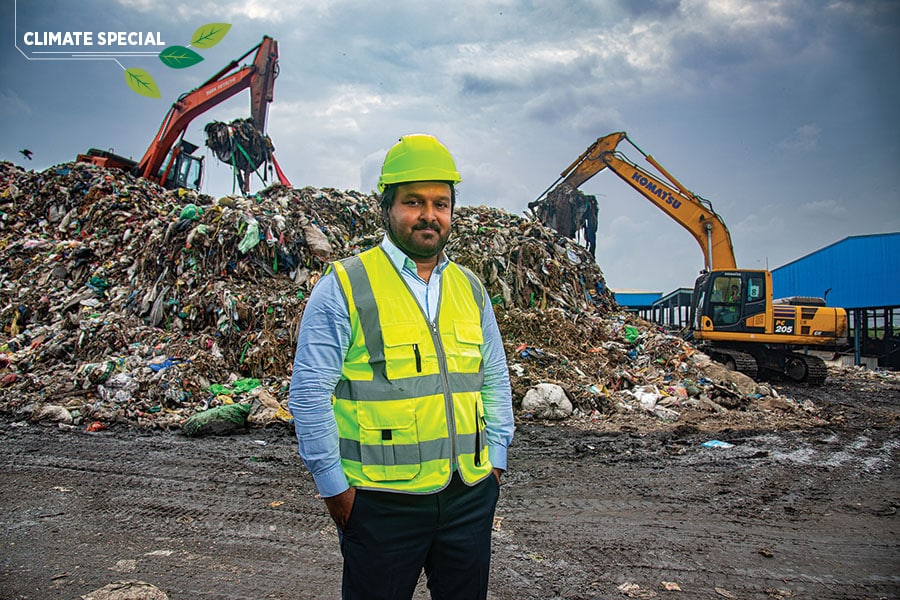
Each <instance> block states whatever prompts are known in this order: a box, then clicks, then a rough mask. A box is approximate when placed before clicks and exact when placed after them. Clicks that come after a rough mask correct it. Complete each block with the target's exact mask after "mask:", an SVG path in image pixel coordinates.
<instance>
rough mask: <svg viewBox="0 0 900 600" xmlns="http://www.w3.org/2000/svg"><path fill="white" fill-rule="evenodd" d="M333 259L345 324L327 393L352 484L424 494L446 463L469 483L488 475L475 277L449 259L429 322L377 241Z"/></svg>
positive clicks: (479, 296)
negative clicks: (342, 349) (339, 363)
mask: <svg viewBox="0 0 900 600" xmlns="http://www.w3.org/2000/svg"><path fill="white" fill-rule="evenodd" d="M333 267H334V272H335V275H336V276H337V278H338V281H339V282H340V285H341V288H342V290H343V293H344V298H345V300H346V302H347V309H348V312H349V314H350V325H351V342H350V348H349V351H348V352H347V356H346V357H345V359H344V366H343V370H342V372H341V379H340V381H339V382H338V384H337V386H336V387H335V390H334V396H333V408H334V414H335V418H336V420H337V426H338V433H339V436H340V452H341V466H342V467H343V471H344V473H345V474H346V476H347V480H348V482H349V483H350V485H351V486H354V487H358V488H363V489H373V490H385V491H396V492H404V493H410V494H425V493H430V492H434V491H437V490H440V489H442V488H443V487H445V486H446V485H447V483H448V482H449V480H450V476H451V474H452V470H453V465H454V464H455V465H456V468H457V470H458V471H459V473H460V475H461V477H462V479H463V481H465V482H466V483H467V484H470V485H471V484H474V483H476V482H478V481H480V480H482V479H483V478H484V477H486V476H487V475H489V474H490V472H491V468H492V467H491V463H490V460H489V459H488V451H487V444H486V438H487V436H486V434H485V431H484V425H485V421H484V406H483V404H482V401H481V388H482V386H483V384H484V365H483V361H482V356H481V344H482V343H483V341H484V334H483V332H482V329H481V315H482V311H483V310H485V294H484V288H483V287H482V285H481V283H480V282H479V281H478V279H477V278H476V277H475V275H474V274H472V273H471V272H470V271H469V270H468V269H465V268H463V267H460V266H459V265H457V264H455V263H450V264H449V265H447V267H446V268H445V269H444V271H443V273H442V274H441V290H440V300H439V302H438V314H437V318H436V319H435V322H434V325H432V324H431V323H430V322H429V320H428V318H427V317H426V315H425V313H424V311H423V310H422V308H421V307H420V306H419V304H418V302H416V299H415V297H414V296H413V294H412V292H411V291H410V290H409V288H408V287H407V284H406V282H405V281H404V280H403V278H402V276H401V275H400V273H399V272H398V271H397V269H396V267H395V266H394V264H393V263H392V262H391V260H390V258H388V256H387V254H386V253H385V251H384V250H383V249H382V248H381V247H380V246H378V247H375V248H373V249H371V250H367V251H366V252H363V253H361V254H359V255H358V256H354V257H350V258H347V259H344V260H341V261H338V262H335V263H333ZM488 310H490V306H488Z"/></svg>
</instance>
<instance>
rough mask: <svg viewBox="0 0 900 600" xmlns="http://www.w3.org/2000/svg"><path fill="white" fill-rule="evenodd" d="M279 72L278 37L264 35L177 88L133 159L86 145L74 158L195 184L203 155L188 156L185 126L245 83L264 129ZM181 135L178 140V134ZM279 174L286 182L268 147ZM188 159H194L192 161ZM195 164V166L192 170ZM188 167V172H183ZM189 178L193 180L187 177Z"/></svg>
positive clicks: (180, 183) (258, 125) (168, 183)
mask: <svg viewBox="0 0 900 600" xmlns="http://www.w3.org/2000/svg"><path fill="white" fill-rule="evenodd" d="M254 52H255V53H256V54H255V56H254V58H253V62H252V63H251V64H247V65H243V66H241V64H240V63H241V61H242V60H244V59H245V58H246V57H247V56H249V55H250V54H252V53H254ZM277 76H278V42H276V41H275V40H273V39H272V38H270V37H269V36H263V38H262V41H261V42H260V43H259V44H257V45H256V46H254V47H253V48H251V49H250V50H248V51H247V52H246V53H244V55H243V56H241V57H239V58H237V59H235V60H233V61H231V62H230V63H229V64H228V65H226V66H225V67H224V68H222V69H221V70H220V71H219V72H218V73H216V74H215V75H213V76H212V77H210V78H209V79H208V80H207V81H206V82H204V83H203V84H201V85H200V86H199V87H197V88H195V89H193V90H191V91H190V92H186V93H184V94H182V95H181V96H180V97H179V98H178V99H177V100H176V101H175V102H174V103H172V106H171V107H170V108H169V111H168V112H167V113H166V116H165V118H163V121H162V123H161V124H160V126H159V131H157V132H156V135H155V136H154V138H153V141H152V142H151V143H150V145H149V146H148V148H147V150H146V152H144V156H143V157H142V158H141V160H140V161H138V162H137V163H135V162H134V161H133V160H131V159H128V158H125V157H122V156H118V155H116V154H112V153H111V152H108V151H100V150H96V149H93V148H92V149H91V150H89V151H88V152H87V154H80V155H78V160H83V161H88V162H92V163H94V164H97V165H101V166H106V167H110V168H118V169H123V170H128V171H131V172H133V173H134V174H136V175H138V176H139V177H143V178H145V179H149V180H151V181H155V182H156V183H159V184H160V185H163V186H167V187H172V186H184V187H198V186H199V183H200V180H199V178H200V172H199V171H200V162H201V160H202V159H199V158H194V157H192V156H190V153H191V152H193V151H194V150H195V149H196V146H195V145H193V144H190V143H189V142H186V141H184V140H183V136H184V132H185V131H186V130H187V128H188V126H189V125H190V123H191V121H193V120H194V119H195V118H196V117H197V116H199V115H200V114H202V113H204V112H206V111H208V110H210V109H211V108H213V107H214V106H216V105H218V104H221V103H222V102H224V101H225V100H228V99H229V98H231V97H232V96H234V95H236V94H238V93H240V92H241V91H243V90H245V89H247V88H249V89H250V115H251V117H252V119H253V126H254V127H255V128H256V129H257V130H259V131H260V132H261V133H264V132H265V128H266V118H267V115H268V110H269V103H271V102H272V100H273V93H274V89H275V78H276V77H277ZM180 138H182V139H181V141H180V142H179V139H180ZM269 158H270V159H271V160H272V162H273V165H274V166H275V172H276V173H277V175H278V180H279V181H280V182H281V183H282V184H283V185H287V186H290V182H289V181H288V179H287V177H286V176H285V175H284V172H283V171H282V170H281V167H280V166H279V165H278V163H277V161H275V157H274V155H272V154H271V153H270V156H269ZM192 163H194V164H193V165H192ZM194 167H196V171H194V170H192V169H193V168H194ZM189 173H191V175H190V177H189V176H188V174H189ZM189 179H191V180H193V181H189Z"/></svg>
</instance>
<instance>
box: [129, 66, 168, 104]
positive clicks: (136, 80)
mask: <svg viewBox="0 0 900 600" xmlns="http://www.w3.org/2000/svg"><path fill="white" fill-rule="evenodd" d="M125 83H127V84H128V87H130V88H131V89H132V90H134V92H135V93H137V94H140V95H141V96H147V97H148V98H160V97H161V96H160V94H159V88H158V87H156V82H155V81H153V77H151V76H150V73H148V72H147V71H145V70H143V69H136V68H131V69H125Z"/></svg>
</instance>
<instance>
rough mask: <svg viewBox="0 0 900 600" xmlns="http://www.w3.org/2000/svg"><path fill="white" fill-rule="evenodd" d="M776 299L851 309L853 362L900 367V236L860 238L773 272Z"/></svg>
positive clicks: (843, 241)
mask: <svg viewBox="0 0 900 600" xmlns="http://www.w3.org/2000/svg"><path fill="white" fill-rule="evenodd" d="M772 288H773V294H774V296H775V297H776V298H779V297H781V298H784V297H790V296H812V297H817V298H825V302H826V304H827V305H828V306H839V307H842V308H845V309H847V312H848V314H849V315H850V326H851V331H852V337H853V344H854V351H855V355H856V356H855V363H856V364H860V363H861V356H870V357H875V358H876V359H877V361H878V364H879V365H881V366H889V367H894V368H900V232H895V233H883V234H874V235H857V236H851V237H847V238H844V239H843V240H841V241H839V242H835V243H834V244H831V245H830V246H826V247H824V248H822V249H821V250H816V251H815V252H812V253H810V254H807V255H806V256H804V257H802V258H798V259H797V260H795V261H792V262H789V263H788V264H786V265H783V266H781V267H778V268H777V269H773V270H772Z"/></svg>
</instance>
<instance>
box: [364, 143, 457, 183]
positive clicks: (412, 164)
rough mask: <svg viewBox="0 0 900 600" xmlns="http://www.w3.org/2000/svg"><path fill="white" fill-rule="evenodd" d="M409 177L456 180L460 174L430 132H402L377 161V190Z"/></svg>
mask: <svg viewBox="0 0 900 600" xmlns="http://www.w3.org/2000/svg"><path fill="white" fill-rule="evenodd" d="M410 181H449V182H451V183H459V182H460V181H462V177H460V176H459V171H457V170H456V163H455V162H453V157H452V156H451V155H450V151H449V150H447V148H446V147H445V146H444V145H443V144H442V143H440V142H439V141H438V139H437V138H436V137H434V136H433V135H426V134H424V133H414V134H411V135H404V136H403V137H401V138H400V141H399V142H397V143H396V144H394V146H393V147H392V148H391V149H390V150H388V153H387V155H386V156H385V157H384V164H383V165H381V177H379V178H378V191H379V192H383V191H384V188H385V187H386V186H388V185H390V184H392V183H407V182H410Z"/></svg>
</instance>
